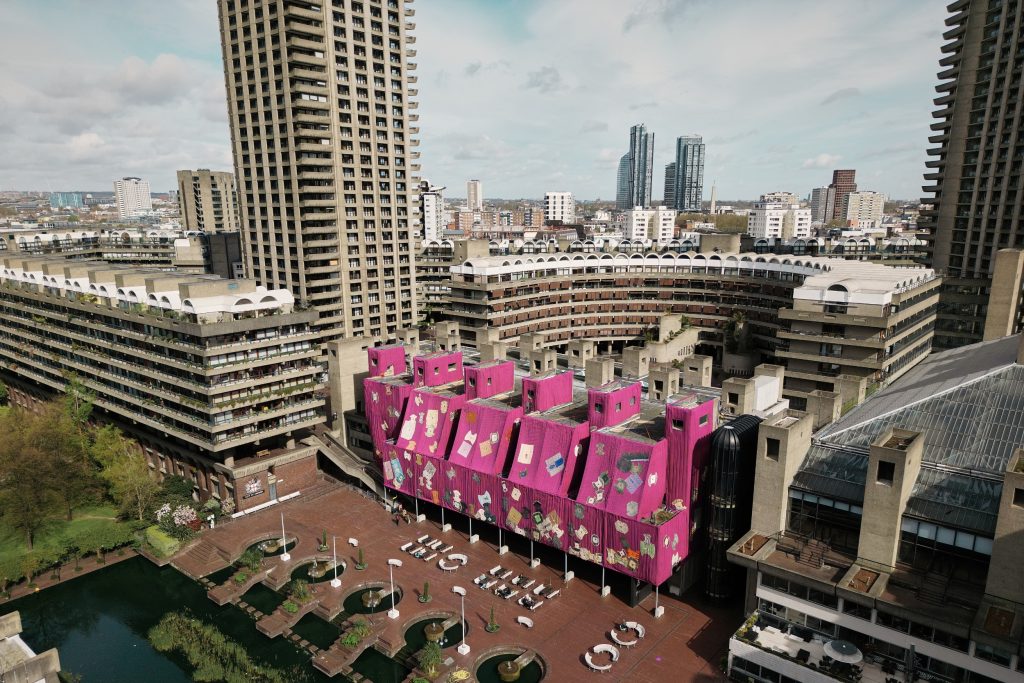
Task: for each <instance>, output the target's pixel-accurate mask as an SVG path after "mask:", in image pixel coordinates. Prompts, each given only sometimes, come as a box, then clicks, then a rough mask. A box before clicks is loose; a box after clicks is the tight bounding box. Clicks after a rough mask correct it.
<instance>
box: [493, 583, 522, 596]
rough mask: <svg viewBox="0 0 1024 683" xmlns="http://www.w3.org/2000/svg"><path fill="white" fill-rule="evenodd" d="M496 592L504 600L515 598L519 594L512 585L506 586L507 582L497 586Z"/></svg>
mask: <svg viewBox="0 0 1024 683" xmlns="http://www.w3.org/2000/svg"><path fill="white" fill-rule="evenodd" d="M494 594H495V595H497V596H498V597H499V598H502V599H504V600H511V599H512V598H514V597H516V596H517V595H519V591H517V590H512V587H511V586H506V585H505V584H501V585H500V586H498V587H497V588H495V589H494Z"/></svg>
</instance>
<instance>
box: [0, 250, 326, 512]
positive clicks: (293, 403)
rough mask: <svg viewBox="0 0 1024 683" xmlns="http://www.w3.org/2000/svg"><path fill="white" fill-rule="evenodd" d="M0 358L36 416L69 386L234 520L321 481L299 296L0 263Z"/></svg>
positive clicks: (312, 349)
mask: <svg viewBox="0 0 1024 683" xmlns="http://www.w3.org/2000/svg"><path fill="white" fill-rule="evenodd" d="M0 318H2V320H3V324H2V325H0V358H2V359H3V361H4V362H3V367H2V369H0V373H2V374H3V379H4V381H5V383H7V384H8V386H9V387H10V390H11V396H12V400H13V401H15V402H17V403H22V404H25V405H31V404H32V403H33V401H35V400H39V399H41V398H48V397H49V396H51V395H52V394H54V393H60V392H62V391H64V389H65V388H66V383H67V378H68V377H69V376H72V375H75V376H77V377H78V379H79V380H80V381H81V382H82V384H84V385H85V386H86V387H87V388H88V389H90V390H91V391H93V392H94V393H95V401H94V406H95V412H94V416H95V417H96V418H98V419H102V420H107V421H111V422H114V423H115V424H117V425H118V426H120V427H121V428H122V429H124V430H125V431H126V432H127V433H128V434H130V435H131V436H132V437H134V438H135V439H137V440H138V442H139V443H140V445H141V446H142V448H143V451H144V453H145V455H146V460H147V462H148V463H149V465H150V467H151V468H152V469H153V470H154V471H155V472H157V473H159V475H160V476H162V475H172V474H177V475H182V476H185V477H188V478H189V479H192V481H193V482H195V484H196V486H197V489H198V492H199V495H200V496H201V497H202V498H204V499H205V498H208V497H214V498H218V499H220V500H221V501H222V502H223V501H225V500H229V499H230V500H231V501H232V505H233V506H234V507H235V509H243V508H246V507H251V506H253V505H257V504H259V503H263V502H267V501H268V500H272V499H274V498H276V497H277V494H282V495H283V494H285V493H288V492H290V491H293V490H298V489H299V488H301V487H305V486H308V485H310V483H312V481H314V480H315V478H316V449H315V448H313V447H308V446H306V445H303V444H300V443H298V441H299V440H300V439H301V438H303V437H304V436H306V435H307V434H309V433H310V430H311V429H312V428H313V427H315V426H316V425H318V424H320V423H322V422H323V420H324V399H323V398H322V397H321V395H320V389H321V388H322V387H321V384H320V374H321V372H322V371H321V368H320V365H319V363H318V359H319V356H320V352H319V346H318V337H317V335H316V333H315V332H314V331H313V329H312V324H313V323H314V322H315V321H316V319H317V315H316V312H315V311H299V310H296V307H295V301H294V298H293V297H292V295H291V293H290V292H288V291H287V290H282V289H267V288H265V287H262V286H259V285H257V284H256V283H255V282H254V281H252V280H224V279H221V278H218V277H215V276H210V275H192V274H183V273H176V272H173V271H163V270H156V269H140V268H137V267H125V266H114V265H110V264H108V263H105V262H102V261H69V260H67V259H64V258H58V257H53V256H51V257H26V256H18V255H11V256H0Z"/></svg>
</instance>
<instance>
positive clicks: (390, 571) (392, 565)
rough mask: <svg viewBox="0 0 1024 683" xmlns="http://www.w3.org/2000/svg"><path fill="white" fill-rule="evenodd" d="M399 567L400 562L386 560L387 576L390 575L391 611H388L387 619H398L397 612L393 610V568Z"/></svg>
mask: <svg viewBox="0 0 1024 683" xmlns="http://www.w3.org/2000/svg"><path fill="white" fill-rule="evenodd" d="M401 566H402V561H401V560H388V574H390V575H391V609H389V610H388V619H397V618H398V610H397V609H395V567H401Z"/></svg>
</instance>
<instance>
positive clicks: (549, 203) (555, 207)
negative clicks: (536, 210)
mask: <svg viewBox="0 0 1024 683" xmlns="http://www.w3.org/2000/svg"><path fill="white" fill-rule="evenodd" d="M544 220H545V221H561V222H562V223H575V222H576V200H575V199H574V198H573V196H572V192H546V193H544Z"/></svg>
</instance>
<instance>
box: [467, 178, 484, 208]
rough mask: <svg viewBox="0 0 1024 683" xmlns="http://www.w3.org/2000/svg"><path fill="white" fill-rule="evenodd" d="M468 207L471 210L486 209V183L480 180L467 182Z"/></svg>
mask: <svg viewBox="0 0 1024 683" xmlns="http://www.w3.org/2000/svg"><path fill="white" fill-rule="evenodd" d="M466 208H467V209H469V210H470V211H483V210H484V184H483V183H481V182H480V181H479V180H470V181H468V182H467V183H466Z"/></svg>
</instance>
